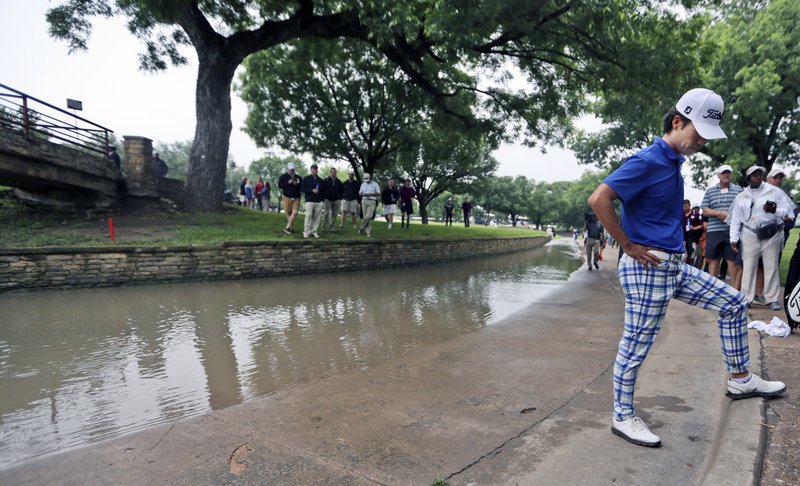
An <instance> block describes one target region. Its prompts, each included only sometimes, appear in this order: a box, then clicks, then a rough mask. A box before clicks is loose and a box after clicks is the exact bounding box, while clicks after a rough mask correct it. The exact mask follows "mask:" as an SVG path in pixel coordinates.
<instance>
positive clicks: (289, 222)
mask: <svg viewBox="0 0 800 486" xmlns="http://www.w3.org/2000/svg"><path fill="white" fill-rule="evenodd" d="M294 170H295V166H294V163H293V162H289V163H288V164H286V173H284V174H283V175H281V176H280V177H279V178H278V187H279V188H280V189H281V191H283V210H284V211H286V227H285V228H283V232H284V233H286V234H287V235H290V234H292V233H294V220H295V219H297V213H299V212H300V184H301V183H302V181H303V179H301V178H300V176H299V175H297V174H295V172H294Z"/></svg>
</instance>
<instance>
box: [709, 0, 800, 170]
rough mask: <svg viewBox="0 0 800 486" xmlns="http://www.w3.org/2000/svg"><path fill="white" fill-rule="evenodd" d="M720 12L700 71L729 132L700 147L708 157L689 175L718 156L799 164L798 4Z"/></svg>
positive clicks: (780, 0)
mask: <svg viewBox="0 0 800 486" xmlns="http://www.w3.org/2000/svg"><path fill="white" fill-rule="evenodd" d="M758 4H761V2H758ZM734 6H737V5H734ZM724 13H725V16H724V17H723V20H724V21H721V22H717V23H716V24H714V25H713V26H712V27H711V28H710V29H708V31H707V32H706V35H705V44H706V47H705V49H706V53H705V57H706V58H707V65H706V69H705V77H706V80H707V83H708V85H709V87H710V88H711V89H714V90H716V91H717V92H719V93H720V94H721V95H722V97H723V99H724V100H725V117H724V118H723V121H722V122H723V125H722V126H723V128H724V130H725V132H726V133H727V135H728V139H727V140H721V141H715V142H714V143H710V144H708V145H707V146H706V147H705V150H704V152H705V153H706V154H707V155H708V156H709V159H707V161H706V163H704V164H703V166H702V167H703V169H704V170H703V171H702V172H696V173H695V181H696V182H697V181H700V180H703V179H705V176H707V175H709V174H710V173H711V172H712V171H713V169H714V168H715V167H718V166H719V165H720V164H722V163H727V164H730V165H731V166H733V167H734V170H737V169H739V170H741V169H744V168H746V167H749V166H751V165H754V164H755V165H762V166H764V167H766V168H767V170H769V169H770V168H772V165H773V164H776V165H780V166H781V167H789V166H792V165H798V164H800V146H798V139H799V137H800V101H798V100H800V31H798V29H797V25H798V22H799V21H800V4H799V3H798V2H796V1H792V0H773V1H770V2H768V3H766V4H761V8H757V9H743V8H733V9H731V10H730V11H725V12H724Z"/></svg>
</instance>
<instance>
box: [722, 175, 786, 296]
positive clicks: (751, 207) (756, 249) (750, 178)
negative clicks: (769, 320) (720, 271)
mask: <svg viewBox="0 0 800 486" xmlns="http://www.w3.org/2000/svg"><path fill="white" fill-rule="evenodd" d="M765 173H766V170H765V169H764V167H761V166H759V165H754V166H752V167H749V168H748V169H747V171H746V172H745V176H746V178H747V183H748V187H746V188H745V189H744V190H743V191H742V192H741V193H740V194H739V195H738V196H736V199H734V201H733V206H732V207H731V231H730V242H731V246H732V247H733V249H734V251H740V250H739V246H740V242H741V252H742V267H743V268H742V293H743V294H745V296H746V297H747V302H749V303H752V302H753V300H754V299H755V294H756V273H757V270H758V260H759V258H760V259H761V261H762V262H763V264H764V299H765V300H766V301H767V302H768V303H769V306H770V309H772V310H780V309H781V308H782V307H781V303H780V276H779V262H778V254H779V252H780V249H781V244H782V242H783V224H784V219H785V218H791V219H794V208H795V205H794V203H793V202H792V200H791V199H789V196H787V195H786V193H785V192H783V191H782V190H780V189H778V188H777V187H775V186H772V185H770V184H765V183H764V175H765Z"/></svg>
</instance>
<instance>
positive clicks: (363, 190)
mask: <svg viewBox="0 0 800 486" xmlns="http://www.w3.org/2000/svg"><path fill="white" fill-rule="evenodd" d="M371 179H372V177H371V176H370V175H369V174H367V173H366V172H365V173H364V182H362V183H361V187H360V188H359V190H358V195H359V196H361V214H362V217H363V218H364V221H362V222H361V226H359V227H358V234H361V233H366V234H367V236H372V219H373V218H374V217H375V208H376V207H377V206H378V197H379V196H380V195H381V186H379V185H378V183H377V182H375V181H373V180H371Z"/></svg>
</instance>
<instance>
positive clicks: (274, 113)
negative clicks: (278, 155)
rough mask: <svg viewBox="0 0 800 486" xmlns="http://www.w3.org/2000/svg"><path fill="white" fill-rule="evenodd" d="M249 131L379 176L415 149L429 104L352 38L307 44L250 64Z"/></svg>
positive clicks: (266, 143)
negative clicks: (389, 162)
mask: <svg viewBox="0 0 800 486" xmlns="http://www.w3.org/2000/svg"><path fill="white" fill-rule="evenodd" d="M245 66H246V71H245V72H244V73H243V74H242V76H241V79H242V86H241V90H240V92H241V95H242V99H243V100H244V101H245V102H246V103H247V106H248V109H249V111H248V114H247V122H246V124H247V128H246V132H247V133H248V134H249V135H250V136H251V138H253V140H255V141H256V143H257V144H258V145H259V146H262V147H270V146H273V145H277V146H279V147H280V148H282V149H284V150H287V151H290V152H294V153H308V154H310V155H311V156H312V157H313V158H315V159H318V160H327V161H340V160H346V161H347V162H348V163H349V164H350V166H351V167H352V169H353V170H354V171H356V174H357V178H358V179H359V180H361V174H363V173H370V174H374V173H375V171H376V169H377V168H378V167H379V165H380V163H381V161H382V160H386V159H390V158H392V157H394V156H396V154H397V152H398V151H400V150H402V149H403V148H404V147H406V146H407V145H408V144H410V143H411V137H410V132H411V131H412V130H413V127H415V126H416V125H418V124H420V123H421V122H422V117H421V116H420V112H421V111H423V110H424V108H425V99H424V97H422V96H421V94H422V93H420V92H419V89H417V88H416V87H415V86H413V85H412V84H411V83H409V81H408V79H407V77H406V76H405V74H403V72H402V71H401V70H400V69H398V68H397V66H396V65H395V64H393V63H391V62H389V61H388V60H386V59H385V58H383V57H382V56H376V55H375V53H374V51H372V50H371V49H370V48H369V46H367V45H365V44H363V43H358V42H355V41H352V40H339V41H335V42H331V41H327V42H322V41H319V40H302V41H297V42H293V43H290V44H286V45H283V46H278V47H275V48H273V49H271V50H270V51H269V52H268V53H267V52H261V53H258V54H255V55H253V56H251V57H250V58H249V59H247V61H245Z"/></svg>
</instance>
